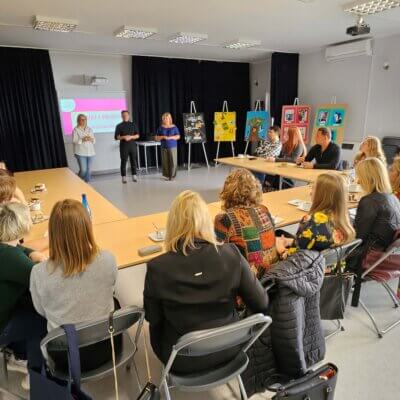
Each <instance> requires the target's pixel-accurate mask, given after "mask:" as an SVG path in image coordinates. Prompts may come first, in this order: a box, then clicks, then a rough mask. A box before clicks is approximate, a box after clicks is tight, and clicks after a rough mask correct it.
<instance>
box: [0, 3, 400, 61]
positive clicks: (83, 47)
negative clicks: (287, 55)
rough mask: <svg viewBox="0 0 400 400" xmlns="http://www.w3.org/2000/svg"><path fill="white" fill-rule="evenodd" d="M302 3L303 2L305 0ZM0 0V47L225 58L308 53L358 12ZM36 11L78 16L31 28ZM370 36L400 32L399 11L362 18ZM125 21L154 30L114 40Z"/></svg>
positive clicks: (332, 39)
mask: <svg viewBox="0 0 400 400" xmlns="http://www.w3.org/2000/svg"><path fill="white" fill-rule="evenodd" d="M303 1H304V0H303ZM303 1H301V0H219V1H218V0H200V1H199V0H185V1H184V0H141V1H137V0H112V1H105V0H70V1H63V2H61V1H55V0H13V1H5V0H0V45H2V46H21V47H35V48H46V49H47V48H48V49H53V50H69V51H84V52H94V53H105V54H137V55H152V56H164V57H183V58H196V59H212V60H227V61H257V60H262V59H265V58H266V57H268V55H269V54H270V53H271V52H273V51H282V52H300V53H304V52H309V51H312V50H315V49H318V48H321V47H324V46H326V45H329V44H332V43H337V42H342V41H345V40H349V39H350V38H349V36H346V34H345V30H346V27H348V26H350V25H354V23H355V17H354V16H352V15H349V14H346V13H345V12H343V5H344V4H346V3H348V0H311V1H310V0H308V1H306V2H303ZM35 15H44V16H50V17H58V18H68V19H76V20H78V21H79V25H78V27H77V29H76V31H74V32H72V33H55V32H45V31H36V30H33V29H32V20H33V16H35ZM366 21H367V23H369V24H370V25H371V28H372V36H374V37H383V36H390V35H393V34H396V33H400V9H399V8H398V9H394V10H390V11H386V12H384V13H381V14H378V15H374V16H370V17H367V18H366ZM123 25H128V26H134V27H141V28H156V29H157V30H158V33H157V34H156V35H154V36H152V37H150V38H148V39H144V40H141V39H120V38H115V37H114V36H113V35H114V32H115V31H116V30H117V29H118V28H120V27H121V26H123ZM177 32H195V33H206V34H208V39H207V40H204V41H201V42H199V43H197V44H195V45H178V44H172V43H169V42H168V39H169V38H170V37H171V36H173V35H174V34H175V33H177ZM238 38H240V39H247V40H260V41H261V45H260V46H257V47H254V48H250V49H244V50H235V49H226V48H224V47H223V45H224V44H226V43H228V42H231V41H233V40H235V39H238Z"/></svg>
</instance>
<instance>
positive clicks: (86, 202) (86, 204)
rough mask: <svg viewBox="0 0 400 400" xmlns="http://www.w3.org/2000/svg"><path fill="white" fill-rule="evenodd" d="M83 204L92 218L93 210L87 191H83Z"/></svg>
mask: <svg viewBox="0 0 400 400" xmlns="http://www.w3.org/2000/svg"><path fill="white" fill-rule="evenodd" d="M82 205H83V207H84V208H85V210H86V212H87V213H88V215H89V217H90V219H92V210H91V209H90V207H89V203H88V200H87V196H86V194H85V193H82Z"/></svg>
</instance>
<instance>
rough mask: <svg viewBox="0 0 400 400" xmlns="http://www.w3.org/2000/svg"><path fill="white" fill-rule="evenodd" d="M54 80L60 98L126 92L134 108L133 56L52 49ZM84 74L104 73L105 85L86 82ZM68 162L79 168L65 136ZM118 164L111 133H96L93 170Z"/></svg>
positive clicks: (116, 145) (113, 95)
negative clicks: (89, 84) (88, 84)
mask: <svg viewBox="0 0 400 400" xmlns="http://www.w3.org/2000/svg"><path fill="white" fill-rule="evenodd" d="M50 58H51V63H52V67H53V74H54V80H55V85H56V90H57V94H58V97H59V98H62V97H115V96H118V97H120V95H121V94H122V93H123V92H125V96H126V99H127V102H128V106H129V109H131V104H130V101H131V87H132V84H131V82H132V79H131V75H132V73H131V57H130V56H113V55H97V54H84V53H72V52H61V51H50ZM83 75H89V76H95V75H96V76H104V77H107V78H108V83H107V85H106V86H103V87H99V88H98V89H97V88H96V87H91V86H87V85H84V83H83ZM65 142H66V145H65V146H66V151H67V157H68V164H69V166H70V167H71V168H72V169H74V170H77V168H78V167H77V163H76V160H75V159H74V156H73V150H72V144H71V138H70V137H65ZM118 168H119V147H118V143H117V142H116V141H114V138H113V135H112V134H109V133H107V134H106V133H104V134H101V133H99V134H96V157H95V158H94V162H93V171H94V172H96V171H97V172H100V171H109V170H117V169H118Z"/></svg>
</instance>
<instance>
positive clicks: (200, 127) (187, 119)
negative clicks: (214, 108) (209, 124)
mask: <svg viewBox="0 0 400 400" xmlns="http://www.w3.org/2000/svg"><path fill="white" fill-rule="evenodd" d="M183 130H184V133H185V142H186V143H205V142H206V141H207V136H206V124H205V122H204V114H203V113H184V114H183Z"/></svg>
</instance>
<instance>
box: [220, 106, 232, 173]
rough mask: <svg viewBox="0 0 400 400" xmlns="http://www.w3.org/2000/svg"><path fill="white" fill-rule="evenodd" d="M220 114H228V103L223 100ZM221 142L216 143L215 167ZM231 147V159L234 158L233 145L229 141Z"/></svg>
mask: <svg viewBox="0 0 400 400" xmlns="http://www.w3.org/2000/svg"><path fill="white" fill-rule="evenodd" d="M222 112H223V113H224V112H229V110H228V101H227V100H224V103H223V104H222ZM220 144H221V142H220V141H218V145H217V154H216V156H215V166H218V157H219V146H220ZM231 146H232V157H235V147H234V145H233V141H231Z"/></svg>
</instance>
